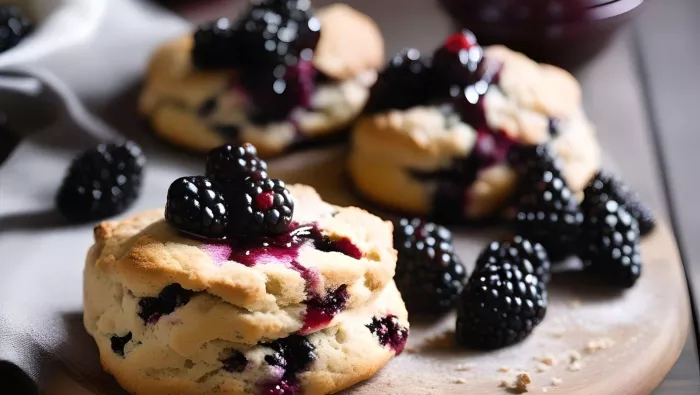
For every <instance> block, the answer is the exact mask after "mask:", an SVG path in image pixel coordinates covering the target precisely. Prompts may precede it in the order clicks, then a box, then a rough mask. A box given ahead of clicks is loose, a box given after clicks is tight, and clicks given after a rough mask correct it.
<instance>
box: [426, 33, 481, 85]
mask: <svg viewBox="0 0 700 395" xmlns="http://www.w3.org/2000/svg"><path fill="white" fill-rule="evenodd" d="M483 59H484V50H483V49H482V48H481V46H480V45H479V44H478V43H477V41H476V37H475V36H474V34H473V33H472V32H470V31H469V30H462V31H461V32H457V33H455V34H453V35H451V36H450V37H448V38H447V40H445V44H444V45H443V46H442V47H440V48H438V49H437V50H436V51H435V54H434V55H433V67H434V69H435V76H436V77H437V82H438V85H441V86H442V87H443V88H444V87H448V86H451V85H458V86H469V85H473V84H475V83H476V82H478V81H479V80H481V78H482V76H483V63H482V60H483Z"/></svg>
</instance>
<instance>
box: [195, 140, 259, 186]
mask: <svg viewBox="0 0 700 395" xmlns="http://www.w3.org/2000/svg"><path fill="white" fill-rule="evenodd" d="M205 174H206V176H207V178H209V179H210V180H212V181H214V182H216V183H218V184H219V186H221V187H222V188H223V189H224V190H225V189H229V188H231V187H234V186H235V185H238V184H241V183H242V182H243V181H244V180H245V179H246V178H248V177H253V178H254V179H256V180H264V179H266V178H268V177H267V163H266V162H265V161H264V160H262V159H260V158H259V157H258V151H257V150H256V149H255V146H253V145H252V144H248V143H245V144H243V145H231V144H225V145H222V146H221V147H219V148H215V149H213V150H212V151H211V152H209V155H207V164H206V173H205Z"/></svg>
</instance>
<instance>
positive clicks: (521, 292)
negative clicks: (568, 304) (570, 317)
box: [456, 237, 549, 350]
mask: <svg viewBox="0 0 700 395" xmlns="http://www.w3.org/2000/svg"><path fill="white" fill-rule="evenodd" d="M548 272H549V260H548V258H547V255H546V253H545V252H544V250H543V249H542V247H541V246H538V245H537V244H536V243H535V244H532V243H530V242H529V241H527V240H525V239H523V238H521V237H516V238H515V240H514V241H512V242H492V243H491V244H490V245H489V246H488V247H487V248H486V249H485V250H484V251H482V252H481V254H480V255H479V257H478V258H477V260H476V267H475V269H474V271H473V272H472V274H471V277H470V278H469V281H468V282H467V285H466V287H465V288H464V291H462V295H461V297H460V303H459V307H458V309H457V328H456V336H457V342H458V343H459V344H461V345H463V346H466V347H470V348H475V349H485V350H489V349H496V348H501V347H506V346H509V345H511V344H514V343H517V342H519V341H521V340H523V339H525V338H526V337H527V336H528V335H530V333H531V332H532V330H533V329H534V328H535V327H536V326H537V325H538V324H539V323H540V322H541V321H542V319H543V318H544V316H545V314H546V313H547V303H548V299H547V288H546V282H547V280H548V276H549V274H548Z"/></svg>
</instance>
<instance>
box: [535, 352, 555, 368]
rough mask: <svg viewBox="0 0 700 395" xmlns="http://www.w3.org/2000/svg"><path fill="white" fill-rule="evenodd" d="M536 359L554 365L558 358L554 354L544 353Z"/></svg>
mask: <svg viewBox="0 0 700 395" xmlns="http://www.w3.org/2000/svg"><path fill="white" fill-rule="evenodd" d="M533 359H534V360H535V361H537V362H539V363H542V364H545V365H547V366H554V365H556V364H557V358H556V357H554V355H552V354H547V355H542V356H539V357H534V358H533Z"/></svg>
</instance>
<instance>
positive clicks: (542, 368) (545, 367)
mask: <svg viewBox="0 0 700 395" xmlns="http://www.w3.org/2000/svg"><path fill="white" fill-rule="evenodd" d="M549 368H550V365H546V364H543V363H538V364H537V366H535V371H536V372H537V373H544V372H546V371H548V370H549Z"/></svg>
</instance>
